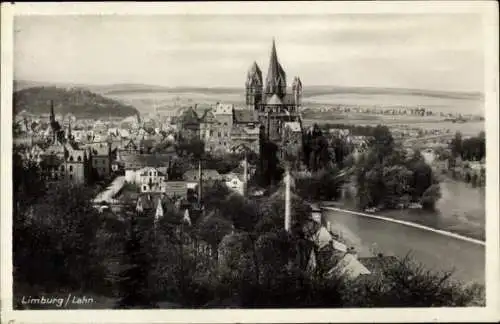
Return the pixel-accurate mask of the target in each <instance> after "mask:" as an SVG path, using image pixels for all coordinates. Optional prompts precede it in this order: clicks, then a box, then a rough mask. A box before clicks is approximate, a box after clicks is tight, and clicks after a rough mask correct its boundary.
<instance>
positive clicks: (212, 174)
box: [183, 169, 222, 180]
mask: <svg viewBox="0 0 500 324" xmlns="http://www.w3.org/2000/svg"><path fill="white" fill-rule="evenodd" d="M198 172H199V171H198V170H195V169H192V170H187V171H186V172H185V173H184V176H183V178H184V179H186V180H188V179H196V180H199V179H198ZM202 177H203V179H204V180H208V179H211V180H216V179H220V178H222V176H221V175H220V173H219V172H217V170H212V169H206V170H203V175H202Z"/></svg>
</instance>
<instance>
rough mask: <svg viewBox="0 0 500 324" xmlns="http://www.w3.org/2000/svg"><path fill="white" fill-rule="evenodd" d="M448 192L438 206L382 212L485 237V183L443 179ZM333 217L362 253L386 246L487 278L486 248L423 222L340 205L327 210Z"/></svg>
mask: <svg viewBox="0 0 500 324" xmlns="http://www.w3.org/2000/svg"><path fill="white" fill-rule="evenodd" d="M441 192H442V198H441V199H440V200H439V202H438V203H437V206H436V207H437V210H436V212H432V213H431V212H424V211H420V210H403V211H400V210H397V211H396V210H394V211H385V212H381V213H380V214H381V215H383V216H386V217H389V218H393V219H398V220H405V221H410V222H414V223H418V224H422V225H425V226H428V227H433V228H436V229H440V230H444V231H449V232H453V233H457V234H461V235H464V236H469V237H472V238H476V239H479V240H484V231H485V228H484V224H485V200H484V189H478V188H472V187H471V186H469V185H467V184H465V183H462V182H457V181H452V180H446V181H444V182H442V183H441ZM325 216H326V219H327V220H328V221H330V222H331V224H332V225H333V226H334V228H335V229H336V230H338V231H341V232H342V234H343V235H344V238H345V239H347V241H349V242H350V243H351V244H353V245H355V246H356V247H357V248H358V250H359V254H360V256H366V255H370V254H372V253H373V251H375V252H383V253H384V254H388V255H395V256H399V257H404V256H406V255H407V254H408V253H411V255H412V256H413V257H414V258H415V260H416V261H418V262H420V263H422V264H424V265H425V266H426V268H429V269H435V270H451V269H455V272H454V278H455V279H458V280H461V281H463V282H471V281H474V282H477V283H481V284H484V282H485V279H484V271H485V248H484V246H483V245H479V244H475V243H471V242H468V241H464V240H460V239H457V238H453V237H449V236H445V235H442V234H439V233H436V232H432V231H428V230H424V229H421V228H415V227H410V226H406V225H402V224H398V223H392V222H388V221H384V220H379V219H372V218H368V217H364V216H360V215H354V214H349V213H345V212H339V211H325Z"/></svg>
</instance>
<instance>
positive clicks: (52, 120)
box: [50, 100, 56, 123]
mask: <svg viewBox="0 0 500 324" xmlns="http://www.w3.org/2000/svg"><path fill="white" fill-rule="evenodd" d="M55 121H56V115H55V114H54V100H51V101H50V122H51V123H54V122H55Z"/></svg>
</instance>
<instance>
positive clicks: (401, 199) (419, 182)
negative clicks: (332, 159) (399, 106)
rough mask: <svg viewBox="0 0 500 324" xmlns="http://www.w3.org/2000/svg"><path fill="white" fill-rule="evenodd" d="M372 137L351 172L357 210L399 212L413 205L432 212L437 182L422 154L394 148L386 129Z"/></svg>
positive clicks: (437, 186) (381, 129) (436, 196)
mask: <svg viewBox="0 0 500 324" xmlns="http://www.w3.org/2000/svg"><path fill="white" fill-rule="evenodd" d="M373 134H374V137H373V139H372V140H371V141H370V144H369V149H368V150H367V151H366V152H364V153H363V154H361V156H360V158H359V160H358V161H357V162H356V164H355V169H354V173H355V181H356V189H357V203H358V205H359V207H361V208H368V207H381V208H398V207H405V206H407V205H408V204H409V203H412V202H416V203H420V204H422V206H423V207H424V208H428V209H432V208H434V204H435V202H436V201H437V200H438V199H439V198H440V190H439V182H438V180H437V178H436V177H435V176H434V174H433V171H432V168H431V167H430V166H429V165H428V164H427V163H426V162H425V160H424V158H423V156H422V154H421V153H420V152H419V151H414V152H412V153H409V152H407V151H406V150H404V149H402V148H400V147H398V146H397V145H395V143H394V140H393V138H392V135H391V133H390V131H389V130H388V129H387V127H385V126H378V127H376V129H375V131H374V133H373Z"/></svg>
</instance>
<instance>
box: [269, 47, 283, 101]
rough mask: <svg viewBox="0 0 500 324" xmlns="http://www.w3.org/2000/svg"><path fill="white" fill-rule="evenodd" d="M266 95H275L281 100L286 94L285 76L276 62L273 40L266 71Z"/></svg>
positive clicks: (276, 56) (276, 55) (276, 54)
mask: <svg viewBox="0 0 500 324" xmlns="http://www.w3.org/2000/svg"><path fill="white" fill-rule="evenodd" d="M266 94H267V95H268V96H269V97H270V96H272V95H273V94H277V95H278V96H279V97H281V98H282V97H283V96H285V94H286V74H285V71H284V70H283V68H282V67H281V64H280V63H279V61H278V53H277V51H276V41H275V40H274V38H273V45H272V48H271V57H270V59H269V68H268V70H267V77H266Z"/></svg>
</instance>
